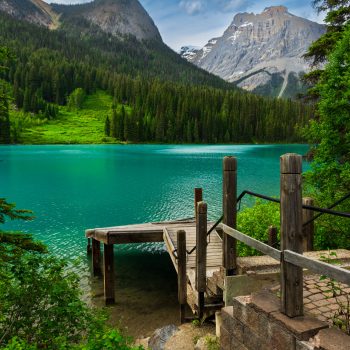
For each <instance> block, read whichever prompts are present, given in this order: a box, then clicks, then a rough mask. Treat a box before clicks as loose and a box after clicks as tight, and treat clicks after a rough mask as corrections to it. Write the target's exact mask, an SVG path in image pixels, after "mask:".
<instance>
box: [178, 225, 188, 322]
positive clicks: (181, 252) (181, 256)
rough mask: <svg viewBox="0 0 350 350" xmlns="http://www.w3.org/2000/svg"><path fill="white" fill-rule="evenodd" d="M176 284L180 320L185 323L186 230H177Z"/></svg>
mask: <svg viewBox="0 0 350 350" xmlns="http://www.w3.org/2000/svg"><path fill="white" fill-rule="evenodd" d="M177 266H178V271H177V285H178V299H179V304H180V322H181V323H185V318H186V313H185V311H186V303H187V273H186V232H185V231H183V230H179V231H177Z"/></svg>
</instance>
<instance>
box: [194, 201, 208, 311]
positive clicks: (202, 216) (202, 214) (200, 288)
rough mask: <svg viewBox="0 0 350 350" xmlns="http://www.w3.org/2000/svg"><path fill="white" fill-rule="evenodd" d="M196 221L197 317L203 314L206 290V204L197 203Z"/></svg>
mask: <svg viewBox="0 0 350 350" xmlns="http://www.w3.org/2000/svg"><path fill="white" fill-rule="evenodd" d="M197 213H198V216H197V220H196V243H197V251H196V290H197V292H198V317H199V318H202V317H203V314H204V293H205V291H206V288H207V203H205V202H199V203H198V206H197Z"/></svg>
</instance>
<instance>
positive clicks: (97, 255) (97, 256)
mask: <svg viewBox="0 0 350 350" xmlns="http://www.w3.org/2000/svg"><path fill="white" fill-rule="evenodd" d="M92 271H93V274H94V276H101V244H100V242H99V241H98V240H96V239H94V238H92Z"/></svg>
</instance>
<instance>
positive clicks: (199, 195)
mask: <svg viewBox="0 0 350 350" xmlns="http://www.w3.org/2000/svg"><path fill="white" fill-rule="evenodd" d="M202 200H203V189H202V188H195V189H194V216H195V218H196V219H197V206H198V203H199V202H201V201H202Z"/></svg>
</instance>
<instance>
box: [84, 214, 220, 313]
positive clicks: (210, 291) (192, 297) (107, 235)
mask: <svg viewBox="0 0 350 350" xmlns="http://www.w3.org/2000/svg"><path fill="white" fill-rule="evenodd" d="M212 226H213V223H212V222H208V225H207V227H208V230H209V229H210V228H211V227H212ZM179 230H183V231H185V232H186V250H187V251H188V252H190V251H192V249H193V248H194V247H195V246H196V222H195V221H194V220H193V219H186V220H178V221H164V222H155V223H144V224H136V225H122V226H113V227H105V228H95V229H90V230H86V231H85V236H86V237H87V238H93V239H94V240H96V241H98V242H102V243H104V244H108V245H112V244H128V243H148V242H164V243H165V247H166V250H167V251H168V253H169V255H170V258H171V261H172V263H173V265H174V268H175V270H176V272H178V264H177V231H179ZM207 239H208V245H207V253H206V255H207V258H206V278H207V281H209V279H210V282H211V283H210V288H209V287H208V282H207V288H206V292H205V303H206V304H207V303H209V304H212V303H214V304H215V302H216V301H217V300H219V299H222V295H221V294H222V293H219V294H218V295H217V294H215V291H216V290H218V289H217V288H216V287H215V285H214V284H215V278H214V277H215V275H216V274H218V273H219V272H220V268H221V266H222V239H221V238H220V236H219V234H218V233H217V232H216V230H214V231H213V232H212V233H211V235H210V236H209V237H208V238H207ZM195 268H196V250H194V251H193V252H192V253H191V254H187V262H186V275H187V280H188V288H187V294H188V296H189V298H188V301H187V302H188V304H189V305H190V306H191V308H192V310H193V311H198V309H197V308H198V291H197V290H196V288H195Z"/></svg>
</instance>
